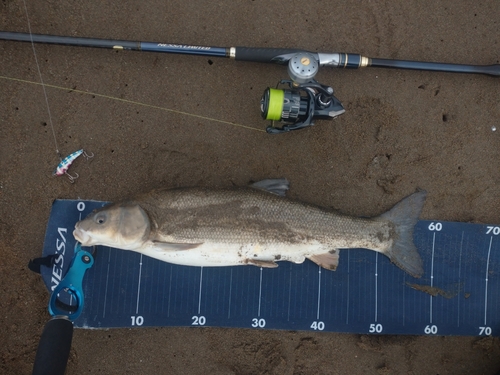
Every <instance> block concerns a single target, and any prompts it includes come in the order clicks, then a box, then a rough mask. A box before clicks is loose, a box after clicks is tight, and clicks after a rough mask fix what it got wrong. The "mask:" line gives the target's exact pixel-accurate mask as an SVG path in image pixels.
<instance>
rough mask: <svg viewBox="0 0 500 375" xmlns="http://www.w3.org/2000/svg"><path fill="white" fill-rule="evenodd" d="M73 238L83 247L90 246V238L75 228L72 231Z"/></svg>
mask: <svg viewBox="0 0 500 375" xmlns="http://www.w3.org/2000/svg"><path fill="white" fill-rule="evenodd" d="M73 237H75V239H76V240H77V241H78V242H80V243H81V244H82V245H83V246H90V245H91V244H90V241H91V240H92V238H91V237H90V236H89V235H88V234H87V232H85V231H84V230H83V229H80V228H75V230H74V231H73Z"/></svg>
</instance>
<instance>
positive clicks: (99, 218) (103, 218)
mask: <svg viewBox="0 0 500 375" xmlns="http://www.w3.org/2000/svg"><path fill="white" fill-rule="evenodd" d="M95 222H96V223H97V224H104V223H105V222H106V216H104V215H97V216H96V218H95Z"/></svg>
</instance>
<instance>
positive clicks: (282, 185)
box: [251, 178, 290, 197]
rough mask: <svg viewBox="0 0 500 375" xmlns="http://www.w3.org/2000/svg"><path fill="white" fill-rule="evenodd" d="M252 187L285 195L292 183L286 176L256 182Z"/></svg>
mask: <svg viewBox="0 0 500 375" xmlns="http://www.w3.org/2000/svg"><path fill="white" fill-rule="evenodd" d="M251 187H253V188H254V189H260V190H264V191H267V192H269V193H273V194H276V195H280V196H282V197H284V196H285V194H286V192H287V190H288V189H289V188H290V183H289V182H288V180H287V179H286V178H275V179H268V180H262V181H258V182H255V183H253V184H252V185H251Z"/></svg>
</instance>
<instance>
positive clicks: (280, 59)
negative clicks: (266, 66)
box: [234, 47, 305, 65]
mask: <svg viewBox="0 0 500 375" xmlns="http://www.w3.org/2000/svg"><path fill="white" fill-rule="evenodd" d="M298 52H305V51H304V50H301V49H293V48H253V47H235V55H234V59H235V60H241V61H253V62H261V63H274V64H280V65H285V64H288V60H290V59H291V58H292V56H293V55H295V54H296V53H298Z"/></svg>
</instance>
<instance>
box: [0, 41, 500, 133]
mask: <svg viewBox="0 0 500 375" xmlns="http://www.w3.org/2000/svg"><path fill="white" fill-rule="evenodd" d="M0 39H1V40H10V41H20V42H32V43H46V44H59V45H68V46H79V47H93V48H108V49H114V50H131V51H145V52H161V53H174V54H186V55H199V56H211V57H226V58H231V59H234V60H237V61H251V62H261V63H273V64H280V65H288V74H289V76H290V80H281V81H280V82H279V83H278V85H277V86H276V88H271V87H268V88H266V89H265V90H264V94H263V96H262V99H261V102H260V107H261V114H262V117H263V118H264V119H265V120H270V121H271V125H270V126H268V127H267V129H266V131H267V132H268V133H271V134H277V133H284V132H288V131H291V130H297V129H301V128H304V127H307V126H311V125H314V121H315V120H317V119H334V118H335V117H337V116H339V115H341V114H343V113H344V112H345V109H344V107H343V105H342V103H341V102H340V101H339V100H338V99H337V98H336V97H335V96H334V95H333V94H334V91H333V88H332V87H331V86H328V85H323V84H320V83H319V82H317V81H316V80H315V79H314V77H315V76H316V74H317V73H318V70H319V67H320V66H328V67H333V68H347V69H358V68H364V67H374V68H393V69H411V70H424V71H434V72H450V73H469V74H487V75H490V76H496V77H499V76H500V64H495V65H465V64H449V63H439V62H425V61H411V60H392V59H379V58H370V57H364V56H361V55H359V54H353V53H339V52H334V53H322V52H310V51H305V50H301V49H294V48H253V47H212V46H197V45H186V44H172V43H159V42H140V41H126V40H113V39H96V38H80V37H69V36H56V35H42V34H29V33H17V32H5V31H0ZM280 85H281V86H285V88H278V87H279V86H280ZM275 121H279V122H281V123H284V125H283V126H282V127H281V128H278V127H275V126H274V122H275Z"/></svg>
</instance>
